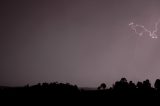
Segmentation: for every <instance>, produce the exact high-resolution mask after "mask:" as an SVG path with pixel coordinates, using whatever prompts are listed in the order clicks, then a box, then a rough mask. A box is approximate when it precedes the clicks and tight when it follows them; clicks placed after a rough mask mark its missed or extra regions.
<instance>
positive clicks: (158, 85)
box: [154, 79, 160, 90]
mask: <svg viewBox="0 0 160 106" xmlns="http://www.w3.org/2000/svg"><path fill="white" fill-rule="evenodd" d="M154 87H155V89H157V90H160V79H157V80H156V81H155V84H154Z"/></svg>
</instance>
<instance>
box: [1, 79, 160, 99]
mask: <svg viewBox="0 0 160 106" xmlns="http://www.w3.org/2000/svg"><path fill="white" fill-rule="evenodd" d="M0 97H1V98H3V99H4V98H6V99H8V98H9V99H12V98H13V99H15V98H16V99H22V98H25V99H26V98H27V99H35V98H36V99H53V98H56V99H59V100H62V99H69V98H72V100H73V99H75V98H81V99H86V100H87V99H107V98H122V97H123V99H124V98H142V97H143V98H160V79H157V80H156V81H155V83H154V87H152V86H151V83H150V81H149V80H145V81H143V82H137V83H136V84H135V83H133V82H132V81H127V79H126V78H121V80H120V81H116V82H115V83H114V84H113V86H112V87H107V84H105V83H102V84H100V86H98V87H97V89H95V90H93V89H92V90H86V89H80V88H78V87H77V86H76V85H71V84H69V83H65V84H64V83H58V82H54V83H39V84H36V85H32V86H29V85H26V86H23V87H1V88H0ZM107 100H108V99H107Z"/></svg>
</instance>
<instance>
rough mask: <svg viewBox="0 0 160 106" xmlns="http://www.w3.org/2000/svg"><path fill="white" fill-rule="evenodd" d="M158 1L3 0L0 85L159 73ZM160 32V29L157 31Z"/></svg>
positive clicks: (81, 82)
mask: <svg viewBox="0 0 160 106" xmlns="http://www.w3.org/2000/svg"><path fill="white" fill-rule="evenodd" d="M159 19H160V1H159V0H52V1H51V0H50V1H47V0H43V1H40V0H37V1H36V0H30V1H29V0H23V1H22V0H19V1H16V0H10V1H7V0H4V2H3V1H0V85H6V86H20V85H25V84H36V83H39V82H54V81H58V82H64V83H65V82H69V83H71V84H77V85H78V86H83V87H86V86H88V87H96V86H98V85H99V84H100V83H102V82H105V83H107V84H108V85H111V84H113V83H114V82H115V81H117V80H120V78H122V77H126V78H127V79H128V80H133V81H134V82H137V81H143V80H145V79H149V80H150V81H151V82H152V83H153V82H154V81H155V79H157V78H160V37H159V38H158V39H152V38H151V37H149V36H147V35H144V36H139V35H137V34H136V33H134V31H133V30H132V29H131V28H130V27H129V25H128V24H129V23H130V22H134V23H137V24H141V25H144V26H145V27H146V28H148V29H150V30H153V27H154V24H155V22H156V21H157V20H159ZM159 35H160V34H159Z"/></svg>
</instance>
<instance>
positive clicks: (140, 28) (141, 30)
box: [129, 20, 160, 39]
mask: <svg viewBox="0 0 160 106" xmlns="http://www.w3.org/2000/svg"><path fill="white" fill-rule="evenodd" d="M159 23H160V20H158V21H157V22H156V23H155V26H154V27H155V28H154V30H153V31H150V30H148V29H147V28H145V27H144V26H143V25H138V24H134V23H133V22H131V23H129V26H130V27H131V29H132V30H134V32H135V33H136V34H138V35H139V36H142V35H144V33H148V35H149V36H150V37H151V38H155V39H156V38H158V35H157V31H158V25H159Z"/></svg>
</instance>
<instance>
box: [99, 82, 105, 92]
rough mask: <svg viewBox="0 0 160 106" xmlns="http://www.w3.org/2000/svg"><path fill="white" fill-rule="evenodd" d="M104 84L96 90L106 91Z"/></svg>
mask: <svg viewBox="0 0 160 106" xmlns="http://www.w3.org/2000/svg"><path fill="white" fill-rule="evenodd" d="M106 87H107V86H106V84H105V83H102V84H101V85H100V86H99V87H98V90H101V89H102V90H105V89H106Z"/></svg>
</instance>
